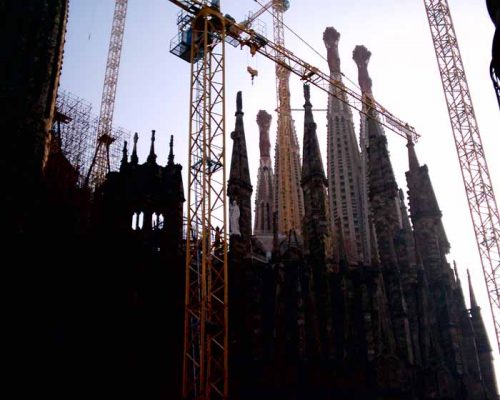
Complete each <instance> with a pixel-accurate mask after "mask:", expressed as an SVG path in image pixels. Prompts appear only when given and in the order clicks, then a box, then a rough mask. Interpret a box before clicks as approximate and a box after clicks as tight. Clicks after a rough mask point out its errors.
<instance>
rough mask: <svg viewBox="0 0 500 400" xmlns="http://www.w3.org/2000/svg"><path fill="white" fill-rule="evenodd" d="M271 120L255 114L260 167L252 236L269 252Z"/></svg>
mask: <svg viewBox="0 0 500 400" xmlns="http://www.w3.org/2000/svg"><path fill="white" fill-rule="evenodd" d="M271 119H272V117H271V115H270V114H268V113H267V112H266V111H264V110H260V111H259V112H258V114H257V125H258V126H259V148H260V165H259V172H258V177H257V197H256V199H255V225H254V235H255V236H256V237H257V238H258V239H259V240H260V241H261V242H262V244H263V245H264V248H265V249H266V251H271V249H272V245H273V212H274V201H273V195H274V182H273V180H274V174H273V167H272V163H271V142H270V141H269V127H270V126H271Z"/></svg>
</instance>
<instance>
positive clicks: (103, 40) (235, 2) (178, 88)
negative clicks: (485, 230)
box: [61, 0, 500, 377]
mask: <svg viewBox="0 0 500 400" xmlns="http://www.w3.org/2000/svg"><path fill="white" fill-rule="evenodd" d="M259 1H261V0H259ZM448 1H449V6H450V9H451V13H452V18H453V21H454V24H455V31H456V33H457V37H458V41H459V45H460V50H461V54H462V58H463V62H464V66H465V70H466V74H467V79H468V82H469V87H470V91H471V95H472V100H473V104H474V109H475V112H476V117H477V120H478V124H479V128H480V131H481V137H482V141H483V146H484V149H485V153H486V157H487V161H488V166H489V169H490V174H491V179H492V182H493V186H494V189H495V190H496V194H497V198H500V161H499V159H498V157H499V149H500V113H499V109H498V104H497V100H496V97H495V94H494V90H493V87H492V84H491V80H490V78H489V72H488V71H489V63H490V60H491V45H492V39H493V33H494V25H493V23H492V22H491V20H490V18H489V15H488V12H487V9H486V2H485V1H481V0H479V1H470V0H448ZM290 3H291V4H290V9H289V10H288V11H287V12H286V13H285V16H284V20H285V23H286V24H287V25H288V26H289V27H290V28H291V29H292V30H293V31H294V32H295V33H296V34H298V35H299V36H300V37H301V38H302V39H304V40H305V41H306V42H308V43H309V44H311V45H312V46H313V47H314V48H315V49H316V50H317V51H319V52H320V53H321V54H322V55H323V56H325V57H326V51H325V47H324V45H323V41H322V35H323V31H324V29H325V28H326V27H327V26H333V27H335V29H337V30H338V31H339V32H340V34H341V38H340V43H339V52H340V57H341V67H342V71H343V73H344V74H345V75H346V76H347V77H348V78H349V79H351V80H352V81H354V82H357V69H356V65H355V63H354V61H352V50H353V49H354V47H355V46H356V45H358V44H363V45H365V46H366V47H367V48H368V49H369V50H370V51H371V53H372V57H371V61H370V64H369V67H368V69H369V72H370V75H371V78H372V81H373V92H374V96H375V98H376V99H377V100H378V101H379V102H380V103H381V104H382V105H383V106H384V107H385V108H386V109H388V110H389V111H390V112H391V113H393V114H394V115H396V116H398V117H399V118H400V119H402V120H403V121H406V122H408V123H409V124H410V125H412V126H414V127H415V129H416V130H417V132H418V133H419V134H420V135H421V139H420V141H419V142H418V144H417V146H416V151H417V155H418V157H419V161H420V163H421V164H427V165H428V166H429V173H430V176H431V179H432V182H433V185H434V190H435V192H436V196H437V199H438V202H439V205H440V207H441V210H442V212H443V222H444V226H445V229H446V233H447V235H448V239H449V241H450V243H451V254H450V255H449V257H448V260H449V261H450V263H451V261H452V260H455V261H456V262H457V265H458V269H459V273H460V276H461V280H462V283H463V284H464V285H465V284H466V281H467V280H466V272H465V271H466V268H469V269H470V270H471V274H472V279H473V285H474V289H475V293H476V296H477V299H478V303H479V305H480V306H481V307H482V314H483V318H484V319H485V322H486V324H487V326H488V329H489V332H490V342H491V345H492V346H493V348H494V352H493V355H494V357H495V360H496V369H497V377H498V376H500V374H499V371H500V363H499V362H498V360H499V358H500V357H499V355H498V351H497V348H496V340H495V336H494V332H493V328H492V326H493V325H492V322H491V317H490V311H489V303H488V299H487V297H486V290H485V285H484V278H483V274H482V270H481V264H480V261H479V256H478V251H477V247H476V243H475V238H474V233H473V229H472V223H471V221H470V216H469V210H468V206H467V200H466V197H465V192H464V189H463V183H462V177H461V174H460V169H459V164H458V159H457V155H456V150H455V144H454V140H453V136H452V132H451V128H450V123H449V117H448V113H447V108H446V103H445V100H444V95H443V91H442V86H441V81H440V77H439V73H438V69H437V63H436V59H435V54H434V49H433V45H432V40H431V36H430V31H429V27H428V24H427V17H426V14H425V9H424V4H423V1H422V0H378V1H373V0H292V1H291V2H290ZM221 9H222V11H223V13H225V14H226V13H227V14H230V15H231V16H233V17H234V18H235V19H236V20H237V21H242V20H243V19H245V17H246V16H247V14H248V12H249V11H256V10H258V9H259V6H258V4H257V3H256V2H255V1H253V0H221ZM113 10H114V0H71V2H70V11H69V12H70V14H69V24H68V32H67V36H66V47H65V55H64V64H63V72H62V78H61V88H63V89H65V90H68V91H70V92H72V93H73V94H75V95H77V96H79V97H82V98H84V99H86V100H88V101H90V102H91V103H92V104H93V110H94V113H95V114H98V111H99V105H100V100H101V92H102V84H103V79H104V71H105V65H106V57H107V50H108V42H109V35H110V30H111V21H112V17H113ZM178 12H179V9H178V8H177V7H176V6H175V5H173V4H172V3H170V2H169V1H168V0H129V5H128V14H127V22H126V27H125V37H124V44H123V52H122V61H121V67H120V76H119V83H118V91H117V95H116V105H115V114H114V124H115V125H119V126H122V127H124V128H126V129H128V130H130V131H132V132H134V131H137V132H139V135H140V139H139V140H140V141H139V143H140V146H139V159H140V161H145V159H146V156H147V152H148V149H149V138H150V132H151V129H156V137H157V140H156V153H157V155H158V162H160V163H166V161H167V154H168V140H169V137H170V135H171V134H173V135H174V137H175V139H174V140H175V147H174V150H175V154H176V161H177V162H180V163H182V164H183V165H184V168H186V166H187V150H188V145H187V143H188V127H189V73H190V68H189V64H188V63H186V62H185V61H183V60H181V59H179V58H177V57H175V56H174V55H172V54H170V53H169V48H170V40H171V39H172V38H173V37H174V36H175V35H176V33H177V26H176V17H177V13H178ZM261 19H262V21H263V22H265V23H266V24H267V34H266V36H267V37H269V38H270V39H272V34H273V29H272V19H271V16H270V15H269V14H267V13H265V14H263V15H262V17H261ZM285 46H286V47H287V48H288V49H290V50H291V51H293V52H294V53H295V54H296V55H297V56H299V57H301V58H302V59H303V60H305V61H307V62H308V63H310V64H312V65H314V66H316V67H319V68H320V69H321V70H322V71H324V72H328V68H327V64H326V62H325V61H324V60H323V59H321V58H320V57H319V56H317V55H316V54H314V53H313V52H312V51H311V50H310V49H308V48H307V47H306V46H305V45H304V44H303V43H302V42H300V41H299V40H298V39H297V38H296V37H295V36H294V35H293V34H292V33H291V32H290V31H285ZM226 52H227V56H226V114H227V124H226V126H227V128H228V132H227V133H228V134H229V132H230V131H231V130H232V129H234V112H235V101H236V92H237V91H238V90H241V91H242V92H243V111H244V112H245V116H244V121H245V128H246V138H247V146H248V154H249V160H250V172H251V178H252V183H253V186H254V195H255V187H256V184H257V168H258V160H259V148H258V137H259V136H258V127H257V124H256V122H255V118H256V115H257V112H258V110H260V109H265V110H267V111H268V112H269V113H271V114H272V115H273V124H272V125H271V131H270V132H271V142H272V145H273V151H274V140H275V137H274V136H275V132H276V114H275V112H274V111H273V110H274V109H275V108H276V100H275V99H276V95H275V77H274V66H273V65H272V63H271V61H269V60H267V59H266V58H265V57H263V56H260V55H257V56H256V57H251V56H250V55H249V53H248V50H247V49H243V50H240V49H234V48H232V47H230V46H227V50H226ZM247 66H251V67H252V68H254V69H257V70H258V71H259V76H258V77H257V78H255V81H254V83H253V85H252V84H251V79H250V76H249V74H248V72H247V71H246V69H247ZM290 87H291V105H292V108H302V105H303V103H304V99H303V94H302V83H301V82H300V80H299V79H298V78H296V77H295V76H292V77H291V82H290ZM311 102H312V104H313V106H314V108H318V109H324V108H326V103H327V97H326V94H324V93H323V92H320V91H318V90H315V89H314V90H312V91H311ZM295 120H296V131H297V135H298V138H299V142H300V143H301V142H302V135H303V118H302V113H301V112H295ZM315 121H316V123H317V125H318V136H319V140H320V146H321V150H322V155H323V162H324V163H325V162H326V137H325V133H326V113H325V112H321V111H318V112H316V113H315ZM354 121H355V123H356V124H358V121H359V115H358V114H357V112H354ZM386 135H387V137H388V141H389V150H390V152H391V159H392V164H393V168H394V171H395V173H396V177H397V180H398V184H399V186H400V187H402V188H403V189H404V191H405V192H406V190H407V189H406V181H405V177H404V172H405V171H406V170H407V168H408V161H407V153H406V146H405V141H404V140H403V139H402V138H400V137H399V136H397V135H396V134H394V133H392V132H391V131H387V132H386ZM227 142H229V144H230V142H231V140H230V139H229V136H228V137H227ZM227 151H228V152H227V154H231V153H230V147H229V148H228V149H227ZM184 172H185V171H184ZM186 182H187V180H186V178H185V180H184V184H185V185H186ZM186 190H187V189H186ZM465 291H466V293H465V294H466V301H467V302H468V289H467V287H465Z"/></svg>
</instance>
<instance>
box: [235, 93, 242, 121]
mask: <svg viewBox="0 0 500 400" xmlns="http://www.w3.org/2000/svg"><path fill="white" fill-rule="evenodd" d="M238 114H243V100H242V96H241V91H239V92H238V93H237V94H236V114H235V115H238Z"/></svg>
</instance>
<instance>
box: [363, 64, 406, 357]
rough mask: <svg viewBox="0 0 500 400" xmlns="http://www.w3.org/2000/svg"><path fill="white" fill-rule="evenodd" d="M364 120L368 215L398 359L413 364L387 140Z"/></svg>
mask: <svg viewBox="0 0 500 400" xmlns="http://www.w3.org/2000/svg"><path fill="white" fill-rule="evenodd" d="M366 67H367V64H366V63H365V64H358V68H360V70H358V73H359V75H360V76H363V75H365V76H366V77H368V71H367V68H366ZM368 113H369V114H370V117H365V122H364V124H365V128H366V134H367V140H368V150H369V151H368V152H367V172H368V174H367V176H368V177H367V183H368V197H369V203H370V212H371V217H372V219H373V225H374V227H375V233H376V237H377V246H378V252H379V256H380V263H381V267H382V272H383V277H384V283H385V288H386V293H387V298H388V300H389V307H390V312H391V322H392V326H393V329H394V333H395V335H396V341H397V345H398V349H399V354H400V356H401V357H402V358H403V359H405V360H406V361H408V362H410V363H413V350H412V345H411V338H410V328H409V322H408V316H407V307H406V302H405V298H404V294H403V288H402V282H401V273H400V272H401V271H400V267H401V266H400V262H399V260H400V258H401V256H400V255H399V257H398V245H399V241H400V232H401V229H402V218H401V208H400V198H399V190H398V185H397V183H396V178H395V176H394V172H393V169H392V164H391V160H390V158H389V150H388V148H387V138H386V136H385V134H384V131H383V129H382V127H381V125H380V124H379V122H378V120H377V115H376V113H375V111H374V110H373V109H370V110H368Z"/></svg>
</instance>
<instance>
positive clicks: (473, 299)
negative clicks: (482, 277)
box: [467, 268, 479, 309]
mask: <svg viewBox="0 0 500 400" xmlns="http://www.w3.org/2000/svg"><path fill="white" fill-rule="evenodd" d="M467 281H468V282H469V296H470V308H471V309H474V308H479V307H478V306H477V301H476V296H475V295H474V289H473V288H472V281H471V279H470V272H469V268H467Z"/></svg>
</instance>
